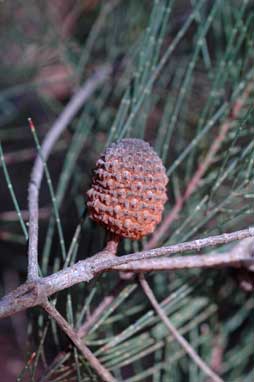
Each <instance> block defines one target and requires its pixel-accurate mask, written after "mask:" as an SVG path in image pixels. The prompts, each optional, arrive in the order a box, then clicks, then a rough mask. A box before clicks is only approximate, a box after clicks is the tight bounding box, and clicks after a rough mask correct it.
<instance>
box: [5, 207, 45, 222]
mask: <svg viewBox="0 0 254 382" xmlns="http://www.w3.org/2000/svg"><path fill="white" fill-rule="evenodd" d="M20 212H21V215H22V217H23V219H24V220H28V219H29V212H28V210H21V211H20ZM50 213H51V207H50V206H49V207H42V208H40V209H39V219H40V220H42V219H47V218H48V217H49V215H50ZM0 220H1V221H5V222H14V221H17V220H18V216H17V212H16V211H4V212H1V213H0Z"/></svg>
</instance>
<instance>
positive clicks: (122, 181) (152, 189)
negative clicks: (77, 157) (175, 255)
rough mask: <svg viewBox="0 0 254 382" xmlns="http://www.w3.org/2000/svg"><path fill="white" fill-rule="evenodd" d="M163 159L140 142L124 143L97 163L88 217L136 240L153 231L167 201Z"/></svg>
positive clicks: (89, 195)
mask: <svg viewBox="0 0 254 382" xmlns="http://www.w3.org/2000/svg"><path fill="white" fill-rule="evenodd" d="M167 182H168V178H167V175H166V172H165V168H164V166H163V164H162V161H161V159H160V158H159V157H158V155H157V154H156V153H155V151H154V150H153V149H152V148H151V146H150V145H149V144H148V143H146V142H144V141H143V140H141V139H122V140H120V141H118V142H117V143H113V144H112V145H111V146H109V147H108V148H106V150H105V151H104V152H103V153H102V155H101V157H100V158H99V159H98V161H97V163H96V170H95V171H94V176H93V180H92V187H91V188H90V190H89V191H88V192H87V196H88V201H87V206H88V210H89V216H90V217H91V218H92V219H93V220H95V221H96V222H98V223H99V224H101V225H103V226H104V227H105V228H106V229H107V230H108V231H110V232H112V233H114V234H116V235H118V236H120V237H127V238H129V239H133V240H137V239H140V238H141V237H142V236H145V235H148V234H149V233H152V232H153V231H154V228H155V226H156V225H157V224H158V223H159V222H160V221H161V215H162V212H163V209H164V204H165V202H166V200H167V196H166V184H167Z"/></svg>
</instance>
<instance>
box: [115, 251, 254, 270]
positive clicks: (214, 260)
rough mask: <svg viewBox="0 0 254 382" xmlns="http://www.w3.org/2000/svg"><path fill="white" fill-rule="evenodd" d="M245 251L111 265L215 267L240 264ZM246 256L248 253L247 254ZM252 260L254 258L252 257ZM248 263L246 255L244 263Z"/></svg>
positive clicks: (242, 261)
mask: <svg viewBox="0 0 254 382" xmlns="http://www.w3.org/2000/svg"><path fill="white" fill-rule="evenodd" d="M246 255H247V254H246V253H237V252H235V251H234V252H229V253H215V254H211V255H197V256H184V257H170V258H162V259H148V260H141V261H133V262H129V263H127V264H123V265H118V266H116V267H113V269H115V270H117V271H128V272H129V271H130V270H131V271H132V272H152V271H169V270H170V271H172V270H179V269H188V268H215V267H225V266H241V263H244V261H246ZM247 256H248V255H247ZM253 261H254V258H253ZM248 264H250V257H248V260H247V263H246V265H247V266H248Z"/></svg>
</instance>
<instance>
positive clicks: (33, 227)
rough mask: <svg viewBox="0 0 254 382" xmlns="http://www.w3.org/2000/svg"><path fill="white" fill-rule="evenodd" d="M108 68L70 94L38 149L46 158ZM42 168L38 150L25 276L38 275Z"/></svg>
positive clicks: (31, 187) (31, 189)
mask: <svg viewBox="0 0 254 382" xmlns="http://www.w3.org/2000/svg"><path fill="white" fill-rule="evenodd" d="M110 71H111V68H110V66H108V65H105V66H103V67H101V68H100V69H99V70H97V72H95V74H94V75H93V76H92V77H91V78H90V79H88V80H87V81H86V82H85V84H84V85H83V86H82V87H81V88H80V90H79V91H78V92H77V93H76V94H75V95H74V96H73V97H72V98H71V100H70V102H69V103H68V104H67V106H66V107H65V109H64V110H63V112H62V113H61V114H60V116H59V117H58V118H57V120H56V121H55V123H54V124H53V126H52V128H51V129H50V130H49V132H48V134H47V135H46V137H45V139H44V142H43V144H42V147H41V153H42V155H43V158H44V160H45V161H46V160H47V158H48V157H49V155H50V153H51V151H52V150H53V148H54V145H55V143H56V141H57V140H58V138H59V136H60V135H61V134H62V132H63V131H64V130H65V129H66V127H67V126H68V125H69V123H70V122H71V121H72V119H73V117H74V116H75V114H76V113H77V112H78V111H79V110H80V108H81V107H82V106H83V105H84V102H85V101H86V100H87V99H88V98H89V97H90V96H91V95H92V94H93V93H94V91H95V90H96V89H97V88H98V86H99V85H100V84H102V83H103V82H105V81H106V79H107V78H108V76H109V74H110ZM43 172H44V165H43V161H42V159H41V157H40V155H39V154H38V155H37V157H36V160H35V163H34V166H33V169H32V173H31V178H30V184H29V190H28V209H29V213H30V215H29V247H28V280H30V281H31V280H35V279H37V278H38V218H39V213H38V209H39V191H40V186H41V181H42V176H43Z"/></svg>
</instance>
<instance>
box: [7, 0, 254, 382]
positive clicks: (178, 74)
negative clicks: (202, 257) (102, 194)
mask: <svg viewBox="0 0 254 382" xmlns="http://www.w3.org/2000/svg"><path fill="white" fill-rule="evenodd" d="M29 3H33V2H32V1H29ZM38 3H39V2H38ZM102 3H103V2H102ZM141 4H142V5H141ZM1 7H2V5H1ZM8 7H9V6H8ZM19 7H21V9H22V10H23V12H28V13H29V12H31V15H32V14H33V15H34V14H35V15H37V14H38V12H39V10H40V9H39V5H38V9H37V6H36V5H34V3H33V7H32V9H30V10H28V8H26V7H22V5H20V4H19ZM97 8H98V9H97ZM97 8H96V10H95V11H94V14H92V15H90V17H91V20H90V19H89V22H91V25H92V26H91V29H90V32H89V31H86V30H84V29H82V27H81V26H80V31H79V33H77V34H76V35H75V34H73V35H72V36H71V37H70V38H69V40H67V41H65V40H61V38H60V37H59V35H58V34H57V33H56V32H55V26H53V25H52V23H50V21H49V19H48V18H47V13H46V12H45V13H43V17H42V20H41V22H40V23H39V26H38V30H37V34H35V38H34V40H35V42H34V43H35V44H36V43H37V44H40V43H43V48H44V49H46V48H47V49H48V48H49V46H50V47H52V46H53V47H54V48H55V49H56V51H57V52H59V51H60V56H61V62H65V63H67V64H68V66H70V67H71V68H72V70H73V76H74V78H75V81H76V83H79V82H80V81H83V80H84V78H85V77H88V76H89V71H90V68H91V67H92V66H93V65H95V63H103V62H111V63H114V65H115V67H116V70H115V73H114V75H113V77H112V78H111V79H110V81H108V83H107V84H105V85H104V86H103V88H102V89H100V90H98V91H97V92H96V94H95V95H94V96H93V97H92V98H91V99H90V100H89V101H88V102H87V103H86V104H85V105H84V107H83V109H82V111H81V113H80V115H79V116H78V117H77V118H76V119H75V120H74V121H73V123H72V125H71V126H70V127H69V129H68V132H67V133H66V134H65V136H64V137H63V138H61V142H60V149H59V150H60V152H61V155H60V163H61V167H60V166H59V165H58V167H57V171H54V174H51V176H50V173H51V171H52V169H54V161H50V160H49V161H48V163H47V166H46V164H45V168H46V169H48V170H47V174H46V175H47V180H48V183H49V186H50V195H48V194H45V195H44V197H43V199H44V200H46V201H47V203H48V204H49V203H50V202H51V201H52V202H53V212H54V213H53V212H52V215H51V216H50V217H49V218H48V219H47V221H46V223H45V224H43V228H44V230H43V231H42V233H41V232H40V241H41V245H40V265H41V271H42V274H43V275H47V274H50V273H51V272H53V271H57V270H59V269H61V268H62V267H63V266H68V265H69V264H72V263H73V262H75V261H76V259H77V258H85V257H89V256H91V255H92V254H93V253H95V252H97V251H99V250H101V249H102V247H103V244H104V243H105V233H104V231H103V230H102V229H100V228H99V227H97V226H96V225H95V224H94V223H92V222H91V221H90V220H89V219H88V218H87V217H86V213H85V203H84V192H85V190H86V189H87V188H88V186H89V182H90V179H91V168H92V167H93V166H94V163H95V160H96V158H97V156H98V155H99V153H100V152H101V150H103V148H104V147H105V145H107V144H109V143H110V142H112V141H115V140H117V139H120V138H123V137H139V138H144V139H146V140H148V141H149V142H151V144H152V145H153V146H154V147H155V149H156V150H157V152H158V154H159V155H160V156H161V157H162V158H163V161H164V164H165V166H166V168H167V174H168V176H169V187H168V195H169V201H168V203H167V205H166V211H165V215H166V214H167V213H168V212H170V210H171V209H172V207H173V206H174V204H175V202H176V201H177V200H178V198H179V196H180V195H182V193H183V192H184V190H185V189H186V186H187V185H188V183H189V182H190V179H191V178H192V176H193V175H194V173H195V171H196V169H197V168H198V165H199V163H202V161H203V159H204V158H205V157H206V154H207V152H208V150H209V148H210V146H211V143H212V142H214V140H216V137H218V135H219V131H220V128H221V126H222V125H223V124H224V123H228V121H229V120H230V123H231V125H232V126H231V127H230V129H229V130H228V132H227V134H226V137H225V139H224V141H223V144H222V146H221V148H220V150H219V151H218V152H217V153H216V155H215V157H214V160H213V162H212V164H211V166H210V167H209V168H208V170H207V171H206V172H205V174H204V176H203V177H202V180H201V182H200V184H199V186H198V188H197V189H196V190H195V192H194V193H193V195H191V197H190V198H189V199H188V200H187V202H186V203H185V205H184V206H183V208H182V210H181V211H180V214H179V217H178V219H177V220H175V221H174V223H173V225H172V226H171V227H170V230H169V231H168V232H167V233H166V234H165V235H164V237H163V240H162V242H161V243H160V244H163V245H164V244H167V245H168V244H171V243H177V242H183V241H186V240H190V239H194V238H197V237H198V238H200V237H206V236H208V235H211V234H216V233H223V232H227V231H233V230H237V229H241V228H244V227H246V226H249V225H253V198H254V193H253V181H254V168H253V165H254V140H253V134H254V127H253V126H254V113H253V102H254V91H250V92H249V95H248V98H247V100H245V104H244V107H243V108H242V110H241V112H240V114H239V115H237V118H236V119H235V118H234V115H233V111H232V110H233V109H234V108H235V105H236V102H238V101H239V100H241V99H242V96H243V94H244V92H245V90H246V87H248V86H249V85H250V84H251V83H253V84H254V69H253V52H254V49H253V44H254V35H253V25H254V24H253V18H254V3H253V1H251V0H249V1H247V0H246V1H242V2H239V1H230V0H224V1H220V0H215V1H212V2H209V1H204V0H201V1H198V0H195V1H194V0H192V1H190V2H186V1H181V2H178V1H172V0H154V1H153V2H152V1H146V0H143V1H142V2H137V1H134V0H128V1H124V2H123V1H119V2H115V4H114V6H112V7H111V6H109V5H108V4H106V5H103V4H102V5H101V6H98V7H97ZM85 17H86V16H83V18H84V19H85ZM96 17H97V18H96ZM81 20H83V19H82V17H81ZM44 23H46V24H47V25H48V29H47V30H48V32H47V33H46V35H44V36H43V34H42V32H41V31H42V30H41V29H40V27H41V28H42V26H43V25H44ZM80 24H81V23H80ZM21 27H22V25H21V26H20V28H21ZM83 28H84V27H83ZM19 33H21V34H23V35H24V31H21V32H19ZM52 36H54V37H52ZM80 36H82V37H80ZM2 39H5V45H4V47H6V43H7V40H8V39H9V40H10V41H12V40H11V39H12V33H10V34H7V35H6V36H1V41H2ZM28 40H29V39H28ZM49 41H50V43H49ZM25 43H26V44H30V43H31V42H30V41H25V42H24V39H21V40H20V41H15V44H16V45H15V46H16V47H18V48H17V49H21V48H22V47H23V46H24V44H25ZM37 48H38V47H37ZM122 56H123V58H122V60H121V59H120V58H121V57H122ZM120 61H121V65H119V62H120ZM117 63H118V64H117ZM34 70H35V71H36V70H38V63H35V64H34V66H33V65H32V68H31V67H30V66H29V65H25V64H24V62H20V63H17V65H16V66H15V78H17V80H15V82H13V83H10V84H8V85H9V87H8V88H7V89H5V90H3V91H1V92H0V112H1V119H0V124H1V130H0V139H1V141H2V144H3V147H5V145H6V146H7V147H8V145H10V146H9V147H11V142H18V147H19V148H21V147H23V142H26V144H27V146H28V147H29V148H30V147H35V146H36V149H37V152H39V153H40V145H39V140H38V139H40V141H41V140H42V139H43V136H44V135H45V131H46V130H47V129H49V128H50V124H51V122H52V120H53V119H54V117H55V115H56V114H57V113H59V112H60V111H61V110H62V109H63V108H64V102H59V101H58V100H57V99H56V98H55V97H54V95H48V94H44V93H43V92H40V89H41V86H42V83H41V82H40V81H35V80H34V78H33V77H32V75H31V72H33V71H34ZM19 73H21V74H19ZM27 78H28V79H27ZM0 82H2V83H3V84H5V82H6V81H5V79H4V76H1V75H0ZM253 87H254V85H253ZM31 92H35V94H36V97H37V98H38V99H37V103H38V104H39V105H40V106H41V108H42V111H43V114H45V115H47V118H46V122H45V118H44V119H42V122H41V123H38V124H37V122H36V117H35V118H34V119H35V120H34V122H35V124H36V131H37V129H38V133H37V134H38V135H39V138H38V136H37V134H36V135H35V140H36V145H35V146H34V144H33V142H32V140H31V138H30V137H29V130H28V127H27V126H26V122H25V121H24V119H23V117H24V114H25V116H26V117H27V116H30V115H31V114H32V113H34V112H33V110H31V109H29V107H28V108H24V109H22V108H21V109H20V108H19V107H18V102H17V97H18V96H20V95H23V96H24V95H26V94H29V93H30V94H34V93H31ZM0 148H1V152H0V158H1V166H2V167H3V170H4V176H5V178H4V177H3V175H2V174H1V177H3V179H5V180H6V184H7V185H8V188H9V191H10V194H11V197H12V199H13V202H14V204H15V210H16V212H17V216H18V218H19V223H20V224H21V229H20V226H19V225H18V222H17V221H12V222H11V221H6V220H4V218H3V219H2V220H1V218H0V227H1V228H2V229H3V230H4V231H8V232H9V234H10V235H9V239H8V240H10V241H11V242H12V243H17V242H18V239H19V240H20V236H19V235H20V233H23V234H24V236H25V238H26V236H27V231H26V227H25V223H24V221H23V219H22V217H21V213H20V207H19V204H18V202H17V200H18V196H17V195H16V196H15V193H14V190H16V185H15V177H12V176H9V173H8V171H7V168H9V167H8V166H6V163H5V160H4V156H3V155H2V146H0ZM56 149H57V147H56ZM20 160H21V161H22V157H20ZM59 168H60V169H59ZM51 178H52V182H51ZM11 180H12V182H13V185H12V183H11ZM27 180H28V178H26V183H27ZM1 182H2V180H1ZM26 183H24V184H21V186H20V187H21V188H23V189H24V190H26ZM4 186H5V185H4ZM45 188H46V187H45ZM54 189H55V191H54ZM4 192H7V191H6V190H4ZM45 192H46V191H45ZM50 197H51V199H50ZM58 211H59V216H58ZM69 216H70V221H69ZM55 227H57V229H58V235H57V234H55ZM61 227H62V228H61ZM42 235H43V236H42ZM145 242H146V240H143V242H140V243H136V242H134V243H133V242H130V241H128V240H125V241H124V242H123V243H122V244H121V249H120V254H121V253H127V252H130V251H132V250H138V249H141V248H142V245H143V244H144V243H145ZM22 248H23V247H22ZM65 248H66V254H65ZM222 250H224V248H223V249H222ZM23 252H24V258H25V253H26V251H25V248H23ZM63 255H64V259H63V258H62V256H63ZM24 258H23V260H24V263H25V259H24ZM17 270H18V271H23V270H24V266H22V267H21V269H17ZM237 277H238V276H237V272H235V273H234V272H233V271H231V270H218V271H215V270H214V271H202V270H196V271H183V272H177V273H175V274H171V273H170V274H168V273H163V272H161V273H157V274H151V275H149V280H150V284H151V285H152V287H153V290H154V292H155V294H156V296H157V298H158V300H159V301H160V302H161V306H162V307H163V308H164V310H165V312H166V314H167V315H168V317H169V318H170V319H171V320H172V322H173V323H174V324H175V326H176V327H177V328H178V329H179V331H180V333H181V334H183V335H184V336H185V337H186V339H188V341H189V342H190V343H191V345H192V346H193V348H194V349H196V351H197V352H198V353H199V355H200V356H201V357H202V358H203V359H204V360H205V361H206V362H207V363H208V364H210V362H211V357H212V352H213V351H214V349H215V348H216V346H217V342H219V344H220V346H221V349H222V351H223V362H222V364H221V365H220V366H221V370H220V372H221V375H222V378H223V379H224V380H225V381H228V382H240V381H241V382H250V381H252V380H253V378H254V377H253V374H254V370H253V362H252V361H253V346H252V344H253V342H254V341H253V340H254V331H253V327H254V322H253V308H254V303H253V298H252V296H250V295H249V294H248V293H246V292H245V291H243V290H241V289H240V287H239V284H238V282H237V280H236V278H237ZM116 285H119V284H118V275H117V274H113V273H112V274H107V275H103V276H101V277H98V279H97V280H96V281H93V282H92V283H91V284H89V285H83V284H81V285H78V286H76V287H73V288H71V289H70V290H68V291H66V292H65V293H60V294H59V296H57V300H55V302H56V304H57V307H58V309H59V310H60V311H62V312H63V313H64V316H65V317H66V318H67V320H68V321H69V322H70V323H72V324H74V325H76V327H79V326H80V325H81V324H82V323H83V322H84V321H85V320H86V319H87V318H89V316H90V315H91V313H92V312H93V311H94V309H95V308H96V307H97V306H98V304H99V302H100V301H101V300H102V299H103V297H105V296H106V295H107V294H109V293H111V291H112V290H113V291H114V293H115V298H114V299H113V301H112V302H111V304H110V305H109V306H108V307H107V309H106V310H105V311H104V312H103V313H102V314H101V316H100V318H99V320H98V321H97V323H96V324H95V325H94V326H93V327H92V328H91V329H90V330H89V332H88V333H87V335H86V336H85V339H84V340H85V341H86V344H87V345H88V346H89V347H90V348H91V349H92V350H93V351H94V352H95V355H97V356H98V358H99V359H100V361H101V362H102V363H103V364H104V365H105V366H106V367H107V368H108V369H109V370H110V371H112V373H113V374H114V375H115V376H116V378H117V380H119V381H121V380H124V381H128V382H134V381H135V382H136V381H154V382H156V381H167V382H168V381H174V382H181V381H190V382H198V381H204V380H205V379H204V375H202V372H201V371H200V370H199V369H197V367H196V366H195V365H194V364H193V363H192V361H190V359H189V358H188V357H187V356H186V354H185V353H184V350H183V349H182V348H180V346H179V345H178V344H177V343H176V342H175V341H174V340H173V338H172V337H171V336H170V335H169V334H168V332H167V330H166V328H165V326H164V324H163V323H162V322H161V321H160V319H159V317H157V316H156V315H155V313H154V311H153V310H152V309H151V307H150V306H149V303H148V302H147V301H146V300H145V298H144V296H143V293H142V291H141V289H140V287H139V285H138V283H137V282H136V280H132V281H129V282H126V284H125V286H124V287H123V289H120V288H119V291H118V290H115V287H116ZM32 318H33V322H34V324H33V325H34V328H33V333H34V336H36V337H37V346H38V347H37V351H36V361H35V362H33V363H29V362H27V363H26V366H25V368H24V370H23V371H22V373H21V374H20V377H19V381H22V380H25V377H26V376H27V375H31V378H32V379H31V380H32V381H41V382H42V381H50V382H57V381H59V382H60V381H62V382H63V381H67V380H68V381H93V380H94V381H96V380H97V379H96V376H95V375H94V372H93V371H92V370H91V368H90V367H89V365H88V364H87V362H86V361H85V360H84V359H83V358H82V357H81V356H80V354H79V353H78V352H77V350H76V349H75V348H74V347H72V346H70V345H69V344H67V343H66V341H65V339H64V338H63V336H62V333H61V332H60V331H59V330H58V328H57V327H56V325H55V323H54V322H50V324H49V322H48V318H47V317H46V316H44V315H43V314H42V312H41V311H39V310H38V311H37V310H35V313H34V316H33V317H32ZM32 318H31V320H32ZM54 357H56V358H54ZM46 364H47V365H46ZM38 365H41V367H43V368H44V372H43V376H42V377H41V379H40V378H39V377H38V375H39V374H41V371H39V369H38V370H37V366H38ZM49 365H50V366H49Z"/></svg>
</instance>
